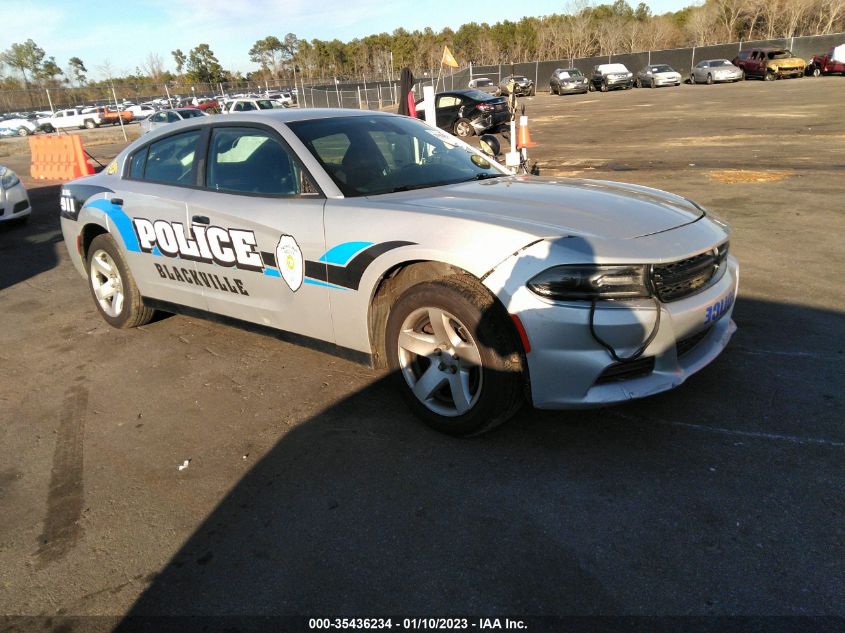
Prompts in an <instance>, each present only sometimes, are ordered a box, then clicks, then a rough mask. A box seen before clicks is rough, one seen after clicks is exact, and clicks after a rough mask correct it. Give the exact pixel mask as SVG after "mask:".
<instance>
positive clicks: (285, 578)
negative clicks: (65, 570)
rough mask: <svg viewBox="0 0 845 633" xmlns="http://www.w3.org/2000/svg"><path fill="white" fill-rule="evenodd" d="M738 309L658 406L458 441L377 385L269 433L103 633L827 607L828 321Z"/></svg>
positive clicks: (831, 542) (833, 411) (833, 376)
mask: <svg viewBox="0 0 845 633" xmlns="http://www.w3.org/2000/svg"><path fill="white" fill-rule="evenodd" d="M735 314H736V319H737V321H738V323H739V327H740V330H739V332H738V334H737V335H736V336H735V338H734V340H733V341H732V343H731V345H730V346H729V347H728V349H727V350H726V351H725V353H724V354H723V355H722V356H721V357H720V358H719V359H717V360H716V361H715V362H714V363H713V364H712V365H711V366H710V367H708V368H706V369H704V370H703V371H702V372H700V373H699V374H697V375H696V376H694V377H692V378H691V379H690V380H689V381H688V382H687V383H685V384H684V385H682V386H681V387H680V388H678V389H676V390H674V391H671V392H668V393H665V394H662V395H659V396H655V397H651V398H647V399H644V400H641V401H637V402H633V403H630V404H626V405H622V406H617V407H611V408H607V409H598V410H589V411H577V412H541V411H537V410H532V409H530V408H528V407H525V408H523V410H522V411H521V412H520V413H519V414H518V415H517V416H516V418H514V419H513V420H511V421H510V422H509V423H507V424H505V425H504V426H502V427H500V428H499V429H497V430H495V431H493V432H491V433H489V434H486V435H483V436H480V437H476V438H473V439H469V440H458V439H453V438H450V437H447V436H443V435H440V434H438V433H435V432H434V431H431V430H429V429H427V428H426V427H424V426H423V425H422V424H421V423H419V422H418V421H416V419H415V418H413V416H411V415H410V414H409V413H408V411H407V409H406V408H405V406H404V405H403V403H402V400H401V398H400V396H399V395H398V393H397V392H396V390H395V389H394V388H393V387H392V386H391V385H390V381H391V376H386V377H383V378H381V379H379V380H376V381H375V382H374V383H372V384H370V385H369V386H367V387H366V388H364V389H362V390H360V391H359V392H357V393H355V394H354V395H352V396H350V397H348V398H346V399H344V400H342V401H339V402H337V403H336V404H334V405H333V406H330V407H328V408H327V409H325V410H323V411H322V412H320V413H319V414H317V415H314V416H313V417H311V418H309V419H308V420H306V421H304V422H302V423H300V424H298V425H296V426H295V427H294V428H293V429H292V430H290V431H289V432H288V433H286V434H285V435H284V436H283V437H282V438H281V439H280V440H279V441H278V442H277V444H276V445H275V446H274V447H273V448H272V449H271V450H270V451H269V452H268V453H267V454H266V455H265V456H264V457H263V458H262V459H261V460H260V461H259V462H258V463H257V464H256V465H255V466H254V467H253V468H252V469H251V470H250V471H249V472H248V473H247V474H246V475H245V476H244V477H243V478H242V479H241V480H240V481H238V482H237V484H236V485H235V486H234V488H232V489H231V490H230V491H229V492H228V493H227V494H226V495H225V497H223V499H222V500H221V501H220V503H219V505H218V506H217V507H216V508H215V509H214V511H213V512H212V513H211V514H210V515H209V516H208V517H207V518H206V519H205V520H204V521H203V522H202V524H201V525H199V527H198V528H197V529H196V531H195V532H194V533H193V535H192V536H191V537H190V538H189V539H188V540H187V542H185V543H184V545H183V546H182V547H181V548H180V549H179V551H178V552H177V553H176V554H175V556H173V558H172V559H171V560H170V561H169V563H168V564H167V565H166V566H165V567H164V568H163V569H161V570H160V571H158V572H157V573H156V574H155V575H154V577H152V579H151V582H150V584H149V586H148V587H147V588H146V590H145V591H144V592H143V594H142V595H141V596H140V598H139V599H138V600H137V601H136V603H135V604H134V605H133V607H132V608H131V610H130V612H129V613H128V614H127V616H126V618H125V619H124V620H123V621H122V622H121V624H120V625H118V627H117V629H116V630H118V631H135V630H165V628H164V625H165V624H166V623H167V622H166V621H165V622H163V621H161V620H153V621H152V624H151V625H150V626H152V628H149V627H148V626H144V624H150V620H147V619H146V618H149V617H150V616H183V617H184V616H214V615H226V616H234V620H235V622H233V621H231V620H225V622H226V623H227V626H233V627H234V628H235V629H238V630H246V629H249V627H250V624H256V622H255V620H254V618H250V617H249V616H258V615H262V616H267V615H301V616H303V615H304V616H308V617H332V616H345V617H352V616H355V617H360V616H363V615H373V616H376V615H379V616H382V615H385V614H408V615H419V616H425V617H429V616H446V615H450V614H478V615H483V616H485V617H502V616H503V615H514V614H532V615H535V616H543V615H555V616H561V615H580V616H589V615H599V614H601V615H631V614H634V615H654V614H675V615H678V614H681V615H696V616H708V615H751V614H753V615H807V614H811V615H820V614H825V613H827V614H829V613H831V612H834V613H835V610H837V609H839V607H835V606H834V605H835V604H836V598H835V595H836V594H837V591H838V589H837V587H841V585H840V584H838V581H836V580H835V570H834V567H832V566H831V565H830V562H831V560H833V559H835V558H836V556H835V554H834V552H835V551H836V550H837V540H838V538H839V537H837V536H836V530H835V529H834V527H835V526H836V525H837V522H838V519H837V511H836V507H840V506H839V505H837V504H841V501H842V496H841V489H839V491H838V492H837V487H836V485H835V484H834V481H833V480H834V479H836V478H835V477H832V476H831V475H830V473H832V472H835V471H836V470H837V465H836V464H837V462H839V459H840V457H841V450H842V448H841V447H842V441H843V438H842V429H841V424H840V421H839V420H840V417H841V416H839V415H838V414H837V410H838V411H839V412H840V413H841V408H842V406H843V398H842V394H843V392H845V389H843V377H842V374H841V372H830V371H829V367H830V364H831V361H832V360H833V359H836V358H838V359H839V361H840V362H841V355H842V354H843V349H842V341H843V340H845V336H843V335H845V316H843V314H842V313H839V312H829V311H824V310H818V309H813V308H808V307H806V306H801V305H789V304H780V303H772V302H767V301H758V300H754V299H741V300H740V301H739V302H738V304H737V311H736V313H735ZM831 334H835V335H836V338H835V340H836V341H837V342H836V343H834V344H833V347H831V345H830V340H831V339H830V338H829V337H830V336H831ZM839 468H840V470H839V472H841V462H839ZM787 508H788V510H787ZM840 607H841V605H840ZM239 618H240V620H239ZM271 622H272V621H271ZM171 624H174V625H175V626H176V628H177V629H178V628H179V626H181V625H182V624H184V620H180V619H178V618H177V620H176V621H175V622H173V623H171ZM204 625H210V623H209V622H208V621H207V620H205V621H204ZM257 625H259V628H260V622H259V623H258V624H257ZM282 628H284V627H282ZM303 628H304V624H303ZM765 629H766V630H787V629H782V628H779V625H777V623H775V622H771V623H770V626H767V627H765ZM167 630H169V629H167ZM211 630H218V629H215V628H213V627H212V629H211ZM290 630H293V629H290ZM297 630H298V629H297ZM676 630H681V629H676ZM701 630H716V629H713V628H709V629H708V628H706V627H705V628H704V629H701ZM789 630H791V629H789Z"/></svg>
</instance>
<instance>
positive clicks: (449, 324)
mask: <svg viewBox="0 0 845 633" xmlns="http://www.w3.org/2000/svg"><path fill="white" fill-rule="evenodd" d="M385 341H386V353H387V358H388V361H389V363H390V368H391V369H392V370H393V371H392V373H393V379H394V380H395V381H396V383H397V384H398V386H399V388H400V389H401V392H402V395H403V397H404V398H405V400H406V401H407V402H408V404H409V406H410V407H411V409H412V410H413V411H414V413H415V414H416V415H417V416H419V417H420V418H421V419H422V420H423V421H425V422H426V424H428V425H429V426H431V427H433V428H435V429H437V430H438V431H441V432H443V433H448V434H450V435H459V436H467V435H475V434H478V433H481V432H483V431H486V430H488V429H490V428H493V427H494V426H496V425H497V424H500V423H502V422H504V421H505V420H507V419H508V418H510V417H511V416H512V415H513V414H514V413H515V412H516V411H517V409H518V408H519V407H520V405H521V404H522V402H523V400H524V399H523V395H522V384H523V381H522V361H521V357H520V354H519V347H518V343H517V342H516V338H515V336H514V335H513V326H512V325H511V323H509V319H508V315H507V313H506V312H505V310H504V308H503V307H502V306H501V304H499V303H497V302H496V301H495V299H494V298H493V297H492V296H491V295H490V293H489V292H488V291H487V290H486V289H485V288H484V287H483V286H481V285H480V284H478V283H477V282H476V281H474V280H472V279H469V278H458V277H450V278H445V279H440V280H436V281H431V282H426V283H421V284H418V285H416V286H412V287H411V288H409V289H408V290H406V291H405V292H404V293H403V294H402V295H401V296H400V297H399V299H398V301H397V302H396V303H395V304H394V306H393V308H392V309H391V311H390V315H389V316H388V319H387V329H386V339H385Z"/></svg>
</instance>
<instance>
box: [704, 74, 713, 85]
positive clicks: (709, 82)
mask: <svg viewBox="0 0 845 633" xmlns="http://www.w3.org/2000/svg"><path fill="white" fill-rule="evenodd" d="M705 83H706V84H707V85H708V86H712V85H713V75H711V74H710V73H707V81H706V82H705Z"/></svg>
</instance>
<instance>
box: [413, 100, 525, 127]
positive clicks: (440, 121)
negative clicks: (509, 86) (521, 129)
mask: <svg viewBox="0 0 845 633" xmlns="http://www.w3.org/2000/svg"><path fill="white" fill-rule="evenodd" d="M423 108H424V105H423V102H422V99H420V100H419V101H417V116H418V117H419V118H420V119H423V120H425V111H424V109H423ZM434 108H435V112H436V114H437V127H439V128H441V129H443V130H446V131H447V132H451V133H452V134H454V135H455V136H460V137H467V136H472V135H473V134H484V133H485V132H498V131H499V130H500V129H501V128H503V127H505V126H507V125H508V122H509V121H510V112H509V111H508V104H507V99H505V98H504V97H496V96H494V95H490V94H487V93H486V92H481V91H480V90H470V89H467V90H452V91H450V92H438V93H437V94H436V95H434Z"/></svg>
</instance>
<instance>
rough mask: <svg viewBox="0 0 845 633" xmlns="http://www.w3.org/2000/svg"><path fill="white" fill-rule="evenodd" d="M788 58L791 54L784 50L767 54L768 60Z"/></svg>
mask: <svg viewBox="0 0 845 633" xmlns="http://www.w3.org/2000/svg"><path fill="white" fill-rule="evenodd" d="M789 57H792V53H790V52H789V51H786V50H780V51H770V52H769V59H788V58H789Z"/></svg>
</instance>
